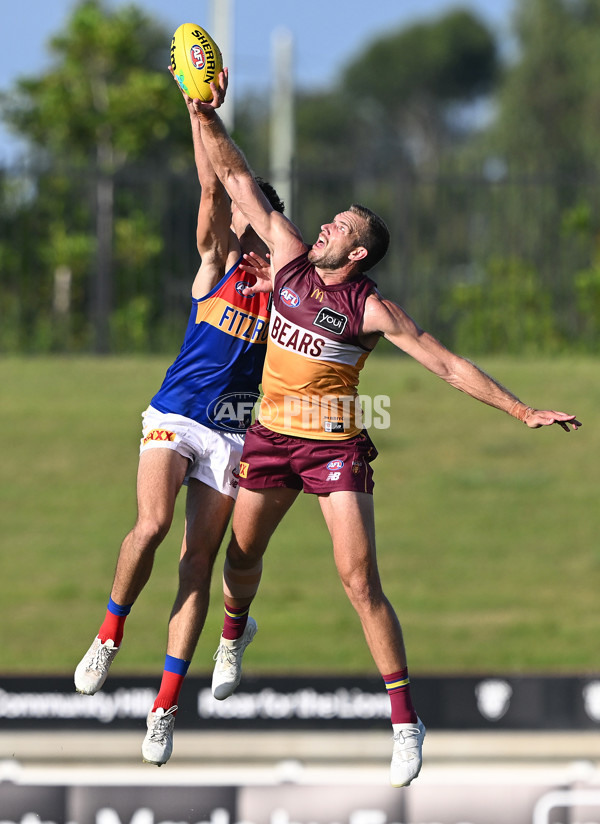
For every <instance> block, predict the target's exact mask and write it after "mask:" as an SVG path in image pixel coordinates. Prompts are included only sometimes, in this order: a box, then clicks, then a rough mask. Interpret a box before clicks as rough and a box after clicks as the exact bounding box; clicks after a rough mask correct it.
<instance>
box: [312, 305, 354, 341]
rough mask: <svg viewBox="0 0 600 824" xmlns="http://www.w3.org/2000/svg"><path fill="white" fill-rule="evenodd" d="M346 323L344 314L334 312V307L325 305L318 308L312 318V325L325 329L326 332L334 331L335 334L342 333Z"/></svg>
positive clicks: (346, 319)
mask: <svg viewBox="0 0 600 824" xmlns="http://www.w3.org/2000/svg"><path fill="white" fill-rule="evenodd" d="M347 323H348V318H347V317H346V315H342V314H341V312H336V311H335V309H328V308H327V307H326V306H324V307H323V308H322V309H319V313H318V315H317V317H316V318H315V319H314V320H313V325H314V326H318V327H319V328H320V329H325V330H326V331H327V332H334V333H335V334H336V335H341V334H342V332H343V331H344V329H345V328H346V324H347Z"/></svg>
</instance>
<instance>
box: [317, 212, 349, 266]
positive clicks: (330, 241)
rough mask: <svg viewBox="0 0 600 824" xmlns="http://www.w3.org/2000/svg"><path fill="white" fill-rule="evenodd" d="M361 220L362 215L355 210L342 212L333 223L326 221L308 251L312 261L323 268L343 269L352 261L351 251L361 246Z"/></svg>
mask: <svg viewBox="0 0 600 824" xmlns="http://www.w3.org/2000/svg"><path fill="white" fill-rule="evenodd" d="M360 221H361V218H360V216H359V215H355V214H354V212H341V214H339V215H336V216H335V217H334V219H333V221H332V222H331V223H324V224H323V225H322V226H321V231H320V233H319V237H318V238H317V241H316V243H314V244H313V246H312V248H311V250H310V252H309V253H308V259H309V260H310V262H311V263H313V264H314V265H315V266H318V267H319V268H321V269H325V268H327V269H341V268H342V267H343V266H345V265H346V264H348V263H350V260H349V257H348V256H349V254H350V252H352V250H353V249H356V248H357V247H358V246H360V244H359V242H358V230H359V227H360Z"/></svg>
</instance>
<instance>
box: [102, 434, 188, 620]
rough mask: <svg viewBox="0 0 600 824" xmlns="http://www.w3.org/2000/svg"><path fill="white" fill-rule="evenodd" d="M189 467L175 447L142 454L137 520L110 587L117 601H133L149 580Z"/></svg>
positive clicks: (138, 482) (126, 540)
mask: <svg viewBox="0 0 600 824" xmlns="http://www.w3.org/2000/svg"><path fill="white" fill-rule="evenodd" d="M187 467H188V461H187V459H186V458H184V457H183V456H182V455H179V453H177V452H175V451H174V450H172V449H149V450H148V451H146V452H142V454H141V455H140V462H139V467H138V479H137V505H138V515H137V520H136V522H135V526H134V527H133V529H132V530H131V532H129V533H128V534H127V535H126V536H125V539H124V540H123V543H122V544H121V550H120V552H119V558H118V560H117V567H116V570H115V577H114V580H113V585H112V590H111V598H112V599H113V601H115V602H116V603H117V604H132V603H133V602H134V601H135V600H136V598H137V597H138V595H139V594H140V592H141V591H142V589H143V588H144V586H145V584H146V583H147V581H148V579H149V577H150V573H151V572H152V566H153V564H154V554H155V552H156V550H157V548H158V547H159V546H160V544H161V542H162V541H163V540H164V538H165V536H166V534H167V533H168V531H169V529H170V527H171V522H172V520H173V511H174V509H175V500H176V498H177V494H178V492H179V490H180V489H181V485H182V483H183V480H184V478H185V473H186V472H187Z"/></svg>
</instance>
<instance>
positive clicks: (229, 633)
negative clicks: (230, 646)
mask: <svg viewBox="0 0 600 824" xmlns="http://www.w3.org/2000/svg"><path fill="white" fill-rule="evenodd" d="M249 611H250V607H249V606H247V607H243V608H242V609H235V608H234V607H230V606H229V604H225V621H224V622H223V638H227V639H228V640H229V641H234V640H235V639H236V638H241V637H242V635H243V634H244V630H245V629H246V624H247V623H248V613H249Z"/></svg>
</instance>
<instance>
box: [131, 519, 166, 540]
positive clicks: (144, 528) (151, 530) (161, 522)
mask: <svg viewBox="0 0 600 824" xmlns="http://www.w3.org/2000/svg"><path fill="white" fill-rule="evenodd" d="M170 527H171V519H170V518H163V517H160V515H158V516H156V517H145V518H142V519H138V522H137V523H136V525H135V527H134V531H135V533H136V538H137V542H138V543H139V544H140V545H142V546H145V547H149V548H152V547H154V548H156V547H157V546H158V545H159V544H160V543H161V542H162V541H163V540H164V539H165V538H166V536H167V533H168V531H169V529H170Z"/></svg>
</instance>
